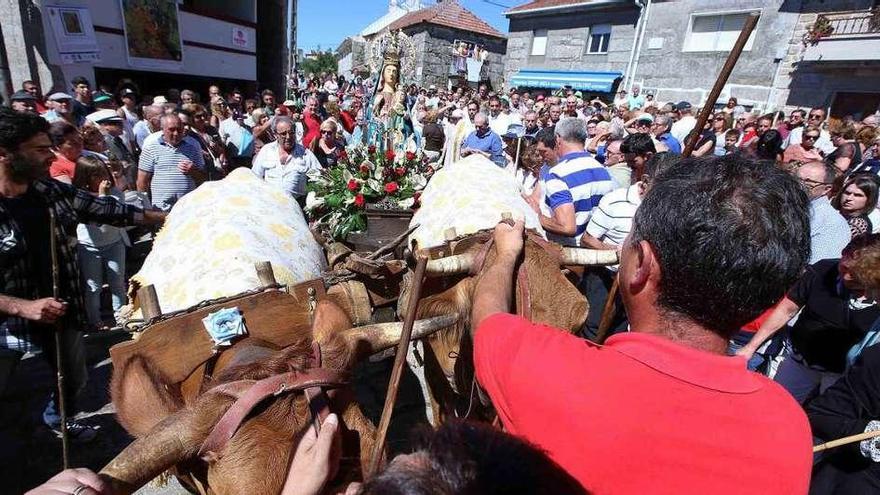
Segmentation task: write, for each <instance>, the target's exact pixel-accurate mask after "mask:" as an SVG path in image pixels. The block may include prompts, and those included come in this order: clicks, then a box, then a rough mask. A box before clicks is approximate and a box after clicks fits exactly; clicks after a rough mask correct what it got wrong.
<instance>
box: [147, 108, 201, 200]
mask: <svg viewBox="0 0 880 495" xmlns="http://www.w3.org/2000/svg"><path fill="white" fill-rule="evenodd" d="M160 122H161V125H162V136H160V137H159V139H158V140H156V141H155V142H145V144H144V149H143V151H141V157H140V161H139V162H138V177H137V189H138V191H144V192H147V191H148V192H149V193H150V198H151V201H152V203H153V206H155V207H157V208H159V209H161V210H163V211H168V210H170V209H171V207H172V206H174V204H175V203H177V200H179V199H180V198H182V197H183V196H184V195H185V194H186V193H188V192H190V191H192V190H193V189H195V188H196V187H198V185H199V184H201V183H202V182H203V181H204V180H205V179H206V178H207V173H206V171H205V161H204V159H203V158H202V150H201V148H199V147H198V145H195V144H193V143H192V142H191V141H189V140H185V139H183V138H184V136H185V135H186V131H185V130H184V128H183V122H181V121H180V117H178V116H177V115H176V114H166V115H163V116H162V119H161V121H160Z"/></svg>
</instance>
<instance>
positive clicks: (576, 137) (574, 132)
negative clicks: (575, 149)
mask: <svg viewBox="0 0 880 495" xmlns="http://www.w3.org/2000/svg"><path fill="white" fill-rule="evenodd" d="M556 135H557V136H558V137H559V139H561V140H563V141H565V142H567V143H577V144H580V145H583V144H584V143H585V142H586V141H587V124H586V122H584V121H583V120H581V119H578V118H575V117H565V118H562V119H559V122H557V123H556Z"/></svg>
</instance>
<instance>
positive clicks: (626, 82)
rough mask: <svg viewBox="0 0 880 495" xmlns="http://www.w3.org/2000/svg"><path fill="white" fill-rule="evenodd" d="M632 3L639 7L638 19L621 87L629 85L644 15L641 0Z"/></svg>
mask: <svg viewBox="0 0 880 495" xmlns="http://www.w3.org/2000/svg"><path fill="white" fill-rule="evenodd" d="M634 3H635V4H636V7H638V8H639V20H638V21H636V29H635V32H634V33H633V43H632V47H631V48H630V49H629V61H628V62H627V63H626V71H624V73H623V82H621V83H620V84H621V87H623V88H628V87H629V81H630V76H631V74H630V69H631V68H632V64H633V59H634V58H635V56H636V45H637V44H638V39H639V30H640V29H641V28H642V18H643V17H644V16H643V14H644V13H645V6H644V5H643V4H642V2H641V0H634ZM587 42H588V43H589V40H587Z"/></svg>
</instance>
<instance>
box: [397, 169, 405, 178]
mask: <svg viewBox="0 0 880 495" xmlns="http://www.w3.org/2000/svg"><path fill="white" fill-rule="evenodd" d="M394 173H395V174H397V175H398V176H399V177H403V176H404V174H406V168H405V167H397V168H395V169H394Z"/></svg>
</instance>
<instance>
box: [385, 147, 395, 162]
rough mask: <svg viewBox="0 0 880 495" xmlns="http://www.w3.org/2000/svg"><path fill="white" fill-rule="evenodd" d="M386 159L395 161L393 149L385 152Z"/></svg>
mask: <svg viewBox="0 0 880 495" xmlns="http://www.w3.org/2000/svg"><path fill="white" fill-rule="evenodd" d="M385 159H386V160H388V161H389V162H393V161H394V152H393V151H391V150H388V151H386V152H385Z"/></svg>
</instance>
